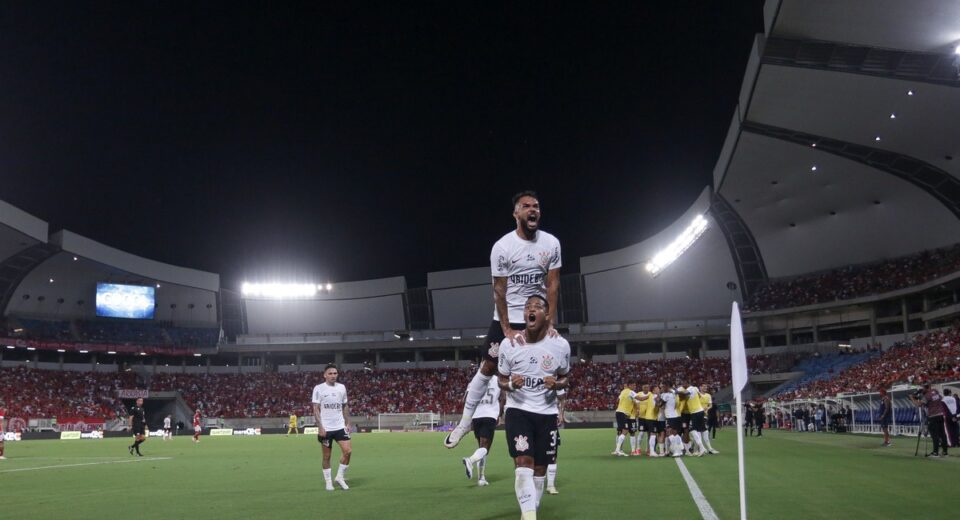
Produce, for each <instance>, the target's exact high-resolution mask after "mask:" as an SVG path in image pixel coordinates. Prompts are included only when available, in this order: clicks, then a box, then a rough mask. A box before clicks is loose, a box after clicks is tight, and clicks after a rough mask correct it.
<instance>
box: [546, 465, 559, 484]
mask: <svg viewBox="0 0 960 520" xmlns="http://www.w3.org/2000/svg"><path fill="white" fill-rule="evenodd" d="M556 484H557V465H556V464H548V465H547V487H556Z"/></svg>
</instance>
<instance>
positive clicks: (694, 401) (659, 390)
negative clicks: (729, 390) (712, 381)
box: [611, 381, 720, 457]
mask: <svg viewBox="0 0 960 520" xmlns="http://www.w3.org/2000/svg"><path fill="white" fill-rule="evenodd" d="M684 383H685V385H684V384H678V385H677V386H676V387H672V386H670V385H669V384H667V383H661V384H660V385H654V386H652V387H651V386H650V385H647V384H644V385H641V387H640V388H641V391H640V392H637V391H636V386H635V384H634V383H627V384H625V385H624V388H623V390H621V391H620V395H619V397H618V398H617V412H616V417H617V439H616V444H615V446H614V449H613V452H612V453H611V455H615V456H618V457H627V456H629V455H634V456H640V455H648V456H650V457H664V456H671V457H682V456H684V455H690V456H694V457H702V456H703V455H704V454H707V453H709V454H713V455H716V454H719V453H720V452H719V451H717V450H715V449H713V446H712V445H711V443H710V432H709V431H708V426H710V427H711V428H710V429H713V430H714V431H715V428H716V421H717V419H716V412H715V410H714V408H713V399H712V398H711V396H710V393H709V388H708V387H707V386H706V385H703V386H702V387H699V388H698V387H697V386H694V385H693V384H691V383H690V382H689V381H687V382H684ZM711 410H713V412H711ZM644 433H646V435H647V438H646V444H644V439H643V434H644ZM627 437H629V439H630V453H629V454H628V453H626V452H624V451H623V441H624V440H626V438H627Z"/></svg>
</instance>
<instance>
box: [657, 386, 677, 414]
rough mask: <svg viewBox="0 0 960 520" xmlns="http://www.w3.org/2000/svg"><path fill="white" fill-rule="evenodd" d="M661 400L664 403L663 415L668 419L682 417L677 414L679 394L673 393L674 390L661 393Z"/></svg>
mask: <svg viewBox="0 0 960 520" xmlns="http://www.w3.org/2000/svg"><path fill="white" fill-rule="evenodd" d="M660 400H661V401H663V415H664V416H665V417H666V418H667V419H675V418H677V417H680V414H678V413H677V394H675V393H673V390H668V391H666V392H661V393H660Z"/></svg>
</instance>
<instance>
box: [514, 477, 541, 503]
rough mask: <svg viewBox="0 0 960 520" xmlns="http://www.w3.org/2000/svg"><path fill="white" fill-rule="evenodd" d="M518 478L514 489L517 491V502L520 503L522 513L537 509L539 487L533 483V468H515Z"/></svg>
mask: <svg viewBox="0 0 960 520" xmlns="http://www.w3.org/2000/svg"><path fill="white" fill-rule="evenodd" d="M514 474H515V475H516V480H515V481H514V485H513V489H514V491H516V492H517V502H518V503H519V504H520V513H527V512H533V511H536V510H537V488H536V486H535V485H534V483H533V470H532V469H531V468H517V469H516V470H514Z"/></svg>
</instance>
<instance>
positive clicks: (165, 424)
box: [163, 417, 170, 430]
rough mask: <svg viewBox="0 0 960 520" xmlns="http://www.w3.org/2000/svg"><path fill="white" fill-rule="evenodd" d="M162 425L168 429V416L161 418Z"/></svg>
mask: <svg viewBox="0 0 960 520" xmlns="http://www.w3.org/2000/svg"><path fill="white" fill-rule="evenodd" d="M163 427H164V428H166V429H168V430H169V429H170V418H169V417H164V418H163Z"/></svg>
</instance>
